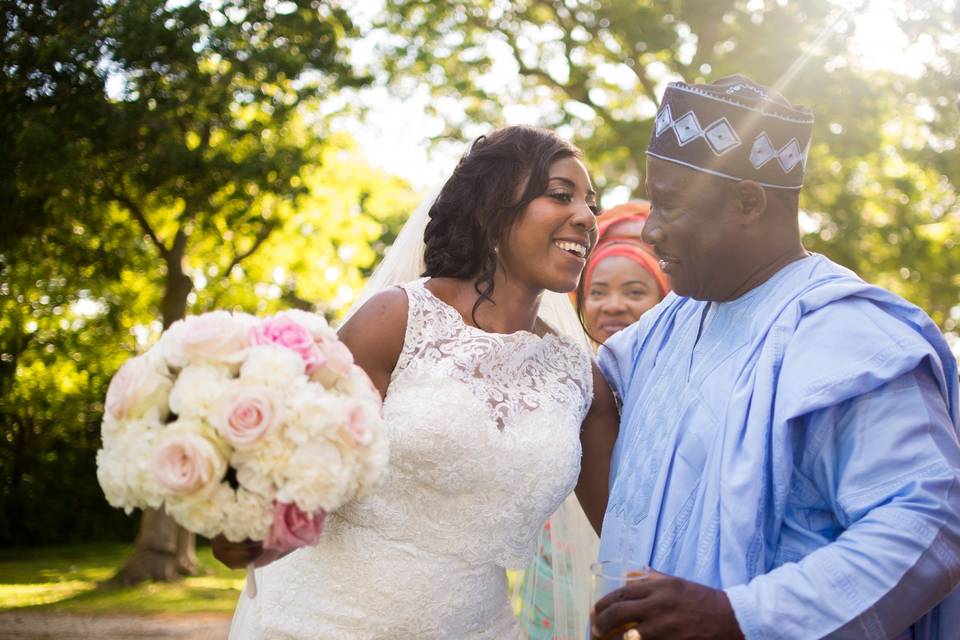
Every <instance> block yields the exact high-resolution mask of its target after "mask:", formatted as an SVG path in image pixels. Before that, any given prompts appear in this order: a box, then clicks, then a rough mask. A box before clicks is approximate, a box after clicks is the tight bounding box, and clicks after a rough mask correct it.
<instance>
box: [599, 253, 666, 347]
mask: <svg viewBox="0 0 960 640" xmlns="http://www.w3.org/2000/svg"><path fill="white" fill-rule="evenodd" d="M658 302H660V290H659V289H658V288H657V281H656V280H654V278H653V276H652V275H650V273H649V272H648V271H647V270H646V269H644V268H643V267H642V266H641V265H640V263H639V262H637V261H636V260H632V259H630V258H628V257H627V256H609V257H606V258H604V259H603V260H601V261H600V262H599V263H597V265H596V266H595V267H593V271H592V273H591V274H590V284H589V287H588V288H587V290H586V291H584V299H583V319H584V322H585V324H586V325H587V329H588V330H589V331H590V335H592V336H593V337H594V338H596V339H597V340H599V341H600V342H601V343H602V342H606V341H607V338H609V337H610V336H612V335H613V334H614V333H616V332H617V331H620V330H621V329H623V328H625V327H626V326H627V325H630V324H633V323H634V322H636V321H637V320H639V319H640V316H642V315H643V314H644V313H645V312H647V311H649V310H650V309H652V308H653V307H654V306H655V305H656V304H657V303H658Z"/></svg>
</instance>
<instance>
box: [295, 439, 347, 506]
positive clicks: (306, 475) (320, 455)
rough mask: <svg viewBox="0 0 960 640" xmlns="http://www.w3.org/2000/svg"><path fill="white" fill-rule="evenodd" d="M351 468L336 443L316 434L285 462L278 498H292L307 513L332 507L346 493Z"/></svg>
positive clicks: (343, 498) (342, 498)
mask: <svg viewBox="0 0 960 640" xmlns="http://www.w3.org/2000/svg"><path fill="white" fill-rule="evenodd" d="M351 471H352V470H351V469H350V468H349V467H347V466H346V465H345V464H344V459H343V457H342V455H341V453H340V449H339V448H338V447H337V445H336V444H334V443H333V442H331V441H330V440H327V439H326V438H316V439H314V440H311V441H310V442H307V443H305V444H303V445H300V446H299V447H297V450H296V452H295V453H294V454H293V455H292V456H290V458H289V460H288V461H287V464H286V465H284V467H283V470H282V473H281V478H282V483H281V485H280V487H279V488H278V490H277V500H279V501H280V502H294V503H296V505H297V506H298V507H300V509H302V510H303V511H306V512H308V513H312V512H314V511H316V510H317V509H320V508H322V509H323V510H324V511H334V510H336V509H338V508H339V507H340V506H342V505H343V503H344V502H345V501H346V499H347V498H348V497H349V496H348V495H347V490H348V489H349V486H350V480H351V478H350V476H351Z"/></svg>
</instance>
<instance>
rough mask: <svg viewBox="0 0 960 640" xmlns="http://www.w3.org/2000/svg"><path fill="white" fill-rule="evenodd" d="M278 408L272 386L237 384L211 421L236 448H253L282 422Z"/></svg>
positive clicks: (218, 431)
mask: <svg viewBox="0 0 960 640" xmlns="http://www.w3.org/2000/svg"><path fill="white" fill-rule="evenodd" d="M278 407H279V403H278V402H277V398H276V396H275V395H274V393H273V392H272V391H271V390H270V389H268V388H266V387H256V386H252V385H237V386H235V387H234V388H232V389H231V390H230V391H229V392H227V393H226V394H225V395H224V397H223V399H222V400H221V402H220V404H219V406H218V407H217V410H216V411H214V412H213V413H212V414H211V416H210V421H211V422H212V423H213V426H214V427H216V429H217V433H219V434H220V435H221V436H222V437H223V439H224V440H226V441H227V442H229V443H230V444H231V445H232V446H233V447H235V448H237V449H249V448H250V447H251V446H252V445H254V444H256V442H257V441H258V440H260V438H262V437H263V436H264V434H266V433H267V432H268V431H270V430H271V429H272V428H273V427H274V426H275V425H276V424H278V423H279V421H280V420H279V418H280V416H279V411H278Z"/></svg>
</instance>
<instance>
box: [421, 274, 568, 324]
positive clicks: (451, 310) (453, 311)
mask: <svg viewBox="0 0 960 640" xmlns="http://www.w3.org/2000/svg"><path fill="white" fill-rule="evenodd" d="M428 280H430V277H425V278H421V279H420V280H419V281H418V282H419V284H420V288H421V289H423V290H424V291H426V292H427V295H428V296H429V297H430V298H431V299H432V300H433V301H434V302H436V303H437V304H438V305H439V306H440V308H442V309H443V311H444V312H445V313H447V314H448V315H450V316H451V317H453V318H455V319H456V321H457V322H458V323H459V324H460V325H461V326H463V327H465V328H467V329H469V330H471V331H476V332H479V333H481V334H483V335H487V336H493V337H496V338H527V337H529V338H533V339H535V340H547V339H549V338H560V337H561V336H560V334H558V333H557V332H556V331H555V330H554V328H553V327H551V326H550V325H549V324H547V322H546V321H545V320H544V319H543V318H541V317H540V316H537V320H539V321H540V322H542V323H543V325H544V326H545V327H546V328H547V332H546V333H544V334H543V335H542V336H541V335H540V334H538V333H534V332H533V331H529V330H527V329H518V330H517V331H514V332H512V333H497V332H496V331H486V330H485V329H481V328H480V327H478V326H476V325H472V324H470V323H468V322H467V319H466V318H464V317H463V314H462V313H460V311H459V310H458V309H457V308H456V307H454V306H453V305H452V304H450V303H449V302H447V301H445V300H443V299H442V298H441V297H440V296H438V295H437V294H435V293H434V292H433V291H430V289H428V288H427V286H426V285H427V281H428Z"/></svg>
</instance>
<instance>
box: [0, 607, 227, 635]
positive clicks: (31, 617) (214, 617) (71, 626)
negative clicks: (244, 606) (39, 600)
mask: <svg viewBox="0 0 960 640" xmlns="http://www.w3.org/2000/svg"><path fill="white" fill-rule="evenodd" d="M229 628H230V615H229V614H187V615H176V616H173V615H150V616H147V615H144V616H133V615H123V614H116V615H114V614H111V615H107V614H104V615H89V614H88V615H81V614H72V613H38V612H29V613H28V612H17V611H10V610H9V609H8V610H7V611H0V640H27V639H28V638H29V640H53V639H54V638H57V639H60V638H64V639H69V640H161V639H162V640H223V639H225V638H226V637H227V630H228V629H229Z"/></svg>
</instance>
